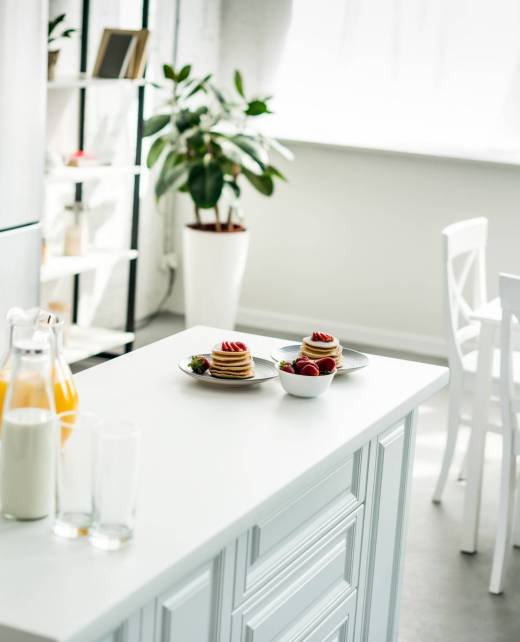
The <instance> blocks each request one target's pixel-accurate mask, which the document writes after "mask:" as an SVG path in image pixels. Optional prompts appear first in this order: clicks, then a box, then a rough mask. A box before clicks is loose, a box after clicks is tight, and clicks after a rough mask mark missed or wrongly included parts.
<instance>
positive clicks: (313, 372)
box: [300, 362, 320, 377]
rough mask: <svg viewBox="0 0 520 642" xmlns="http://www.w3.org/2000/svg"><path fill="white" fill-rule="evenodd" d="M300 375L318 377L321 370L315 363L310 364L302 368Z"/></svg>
mask: <svg viewBox="0 0 520 642" xmlns="http://www.w3.org/2000/svg"><path fill="white" fill-rule="evenodd" d="M300 374H301V375H305V376H307V377H317V376H318V375H319V374H320V370H319V368H318V366H317V365H316V364H315V363H312V362H309V363H305V364H304V365H303V366H302V367H301V368H300Z"/></svg>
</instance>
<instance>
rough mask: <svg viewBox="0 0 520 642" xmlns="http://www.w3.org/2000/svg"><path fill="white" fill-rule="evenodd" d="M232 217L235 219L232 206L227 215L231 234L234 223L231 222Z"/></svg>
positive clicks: (227, 223)
mask: <svg viewBox="0 0 520 642" xmlns="http://www.w3.org/2000/svg"><path fill="white" fill-rule="evenodd" d="M232 217H233V208H232V207H231V205H230V206H229V209H228V213H227V222H226V225H227V228H228V230H229V231H230V232H231V230H232V229H233V222H232V220H231V219H232Z"/></svg>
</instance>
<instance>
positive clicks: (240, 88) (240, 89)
mask: <svg viewBox="0 0 520 642" xmlns="http://www.w3.org/2000/svg"><path fill="white" fill-rule="evenodd" d="M234 80H235V89H236V90H237V91H238V93H239V94H240V95H241V96H242V98H245V95H244V83H243V81H242V74H241V73H240V72H239V71H238V69H236V70H235V77H234Z"/></svg>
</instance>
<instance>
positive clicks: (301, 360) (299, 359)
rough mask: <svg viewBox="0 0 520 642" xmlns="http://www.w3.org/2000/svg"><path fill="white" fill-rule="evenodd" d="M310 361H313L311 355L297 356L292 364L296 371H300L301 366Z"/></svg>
mask: <svg viewBox="0 0 520 642" xmlns="http://www.w3.org/2000/svg"><path fill="white" fill-rule="evenodd" d="M309 362H311V359H309V357H305V356H302V357H297V358H296V359H295V360H294V361H293V362H292V366H293V368H294V370H295V372H300V368H301V367H302V366H303V365H304V364H305V363H309Z"/></svg>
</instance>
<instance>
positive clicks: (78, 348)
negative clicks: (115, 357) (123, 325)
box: [64, 325, 135, 363]
mask: <svg viewBox="0 0 520 642" xmlns="http://www.w3.org/2000/svg"><path fill="white" fill-rule="evenodd" d="M134 338H135V335H134V333H133V332H120V331H118V330H107V329H106V328H96V327H94V326H88V327H82V326H78V325H73V326H71V327H70V328H69V329H68V334H67V340H66V343H65V346H64V352H65V359H66V360H67V362H68V363H74V362H75V361H81V360H82V359H88V357H92V356H93V355H96V354H99V353H100V352H107V351H109V350H113V349H114V348H117V347H119V346H122V345H125V344H127V343H131V342H132V341H133V340H134Z"/></svg>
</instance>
